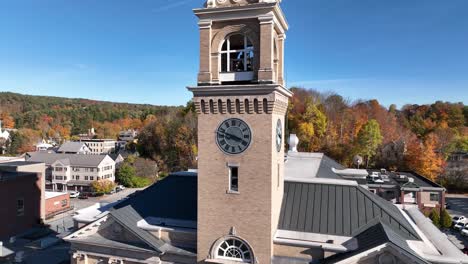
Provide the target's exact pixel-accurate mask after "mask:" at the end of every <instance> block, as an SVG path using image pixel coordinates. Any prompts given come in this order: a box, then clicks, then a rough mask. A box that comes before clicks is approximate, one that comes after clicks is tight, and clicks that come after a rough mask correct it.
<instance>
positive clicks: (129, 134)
mask: <svg viewBox="0 0 468 264" xmlns="http://www.w3.org/2000/svg"><path fill="white" fill-rule="evenodd" d="M137 136H138V131H137V130H135V129H128V130H125V131H120V133H119V140H120V141H125V142H133V141H134V140H135V139H136V137H137Z"/></svg>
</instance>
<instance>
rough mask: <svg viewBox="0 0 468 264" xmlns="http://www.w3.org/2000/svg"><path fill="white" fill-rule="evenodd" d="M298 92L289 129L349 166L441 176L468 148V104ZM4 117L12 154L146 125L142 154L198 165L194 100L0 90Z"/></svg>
mask: <svg viewBox="0 0 468 264" xmlns="http://www.w3.org/2000/svg"><path fill="white" fill-rule="evenodd" d="M291 90H292V91H293V92H294V96H293V98H292V99H291V101H290V105H289V111H288V116H287V128H286V129H287V135H289V134H291V133H295V134H297V135H298V137H299V138H300V146H299V148H300V150H301V151H316V152H324V153H326V154H327V155H329V156H330V157H332V158H334V159H336V160H337V161H339V162H340V163H342V164H344V165H346V166H349V167H355V164H354V162H353V158H354V157H355V156H357V155H358V156H361V157H362V158H363V160H364V163H363V164H362V165H361V166H368V167H374V168H387V169H398V170H414V171H416V172H418V173H420V174H422V175H424V176H426V177H428V178H431V179H433V180H441V179H442V178H441V177H440V176H441V175H442V176H443V175H444V173H445V165H446V161H447V159H448V157H449V156H450V154H451V153H453V152H457V151H465V152H468V128H467V124H468V107H467V106H465V105H464V104H463V103H449V102H434V103H433V104H430V105H405V106H403V107H402V108H401V109H397V107H396V106H395V105H392V106H390V107H389V108H386V107H384V106H382V105H380V103H379V102H378V101H377V100H369V101H362V100H357V101H350V100H348V99H346V98H343V97H342V96H340V95H338V94H335V93H320V92H317V91H314V90H307V89H303V88H292V89H291ZM0 119H1V120H2V121H3V125H4V127H6V128H16V129H18V131H17V132H16V133H14V135H13V136H14V137H16V143H15V144H12V145H13V148H11V149H9V152H10V153H11V154H15V153H22V152H25V151H30V150H32V149H33V145H34V144H35V143H36V142H37V141H38V140H39V139H42V138H54V139H60V140H68V139H72V136H73V135H77V134H79V133H85V132H87V130H88V129H89V128H90V127H94V128H95V130H96V132H97V136H98V137H100V138H116V137H117V134H118V132H119V131H120V130H123V129H139V130H140V135H139V144H138V146H137V147H138V150H139V152H140V154H141V155H142V156H144V157H147V158H151V159H153V160H155V161H157V162H158V165H159V167H160V168H161V169H162V170H163V171H173V170H179V169H187V168H190V167H195V166H196V156H197V144H196V143H197V129H196V128H197V127H196V115H195V113H194V109H193V104H191V103H188V104H187V106H186V107H167V106H152V105H136V104H122V103H111V102H99V101H92V100H86V99H68V98H58V97H45V96H29V95H20V94H13V93H0ZM463 173H465V172H462V174H463ZM462 176H463V175H462ZM453 184H458V183H453ZM466 187H468V186H466Z"/></svg>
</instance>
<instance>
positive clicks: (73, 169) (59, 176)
mask: <svg viewBox="0 0 468 264" xmlns="http://www.w3.org/2000/svg"><path fill="white" fill-rule="evenodd" d="M27 160H28V161H37V162H44V163H46V165H47V167H48V169H47V187H48V189H50V190H52V191H72V190H73V191H83V192H88V191H92V190H91V184H92V182H93V181H99V180H109V181H112V182H114V181H115V161H114V160H113V159H112V158H111V157H110V156H109V155H82V154H59V153H43V152H31V153H28V155H27Z"/></svg>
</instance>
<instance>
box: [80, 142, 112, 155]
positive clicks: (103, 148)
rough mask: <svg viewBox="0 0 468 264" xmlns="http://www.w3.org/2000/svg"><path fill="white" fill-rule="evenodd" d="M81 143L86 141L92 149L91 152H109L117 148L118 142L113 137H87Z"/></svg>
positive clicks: (98, 153) (97, 153)
mask: <svg viewBox="0 0 468 264" xmlns="http://www.w3.org/2000/svg"><path fill="white" fill-rule="evenodd" d="M80 142H81V143H86V145H87V146H88V148H89V149H90V151H91V152H90V154H96V155H100V154H109V153H112V152H113V151H114V150H115V144H116V143H117V142H116V141H115V140H113V139H85V140H81V141H80Z"/></svg>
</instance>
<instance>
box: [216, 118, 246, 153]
mask: <svg viewBox="0 0 468 264" xmlns="http://www.w3.org/2000/svg"><path fill="white" fill-rule="evenodd" d="M251 142H252V131H251V130H250V127H249V126H248V125H247V123H245V122H244V121H242V120H240V119H238V118H229V119H226V120H224V121H223V122H222V123H221V124H220V125H219V127H218V129H217V130H216V143H217V144H218V147H219V148H220V149H221V150H222V151H224V152H225V153H228V154H240V153H242V152H244V151H245V150H246V149H247V148H248V147H249V146H250V143H251Z"/></svg>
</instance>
